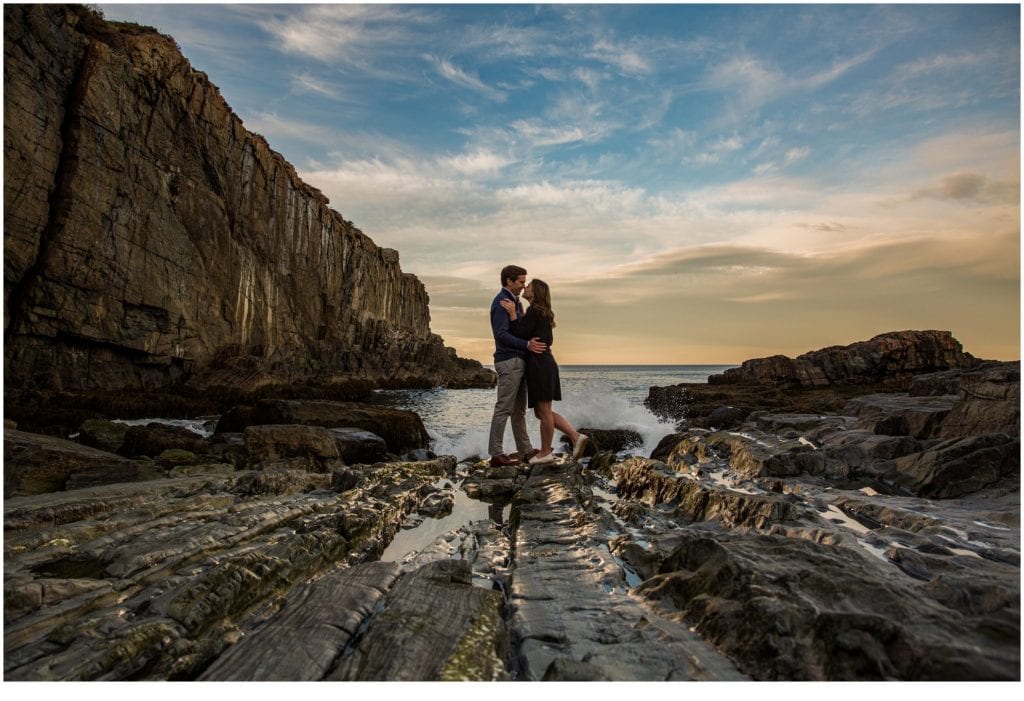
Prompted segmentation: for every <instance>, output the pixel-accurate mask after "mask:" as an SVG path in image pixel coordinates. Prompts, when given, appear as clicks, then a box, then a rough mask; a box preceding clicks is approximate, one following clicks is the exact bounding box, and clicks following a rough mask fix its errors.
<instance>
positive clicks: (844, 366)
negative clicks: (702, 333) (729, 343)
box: [708, 331, 978, 390]
mask: <svg viewBox="0 0 1024 701" xmlns="http://www.w3.org/2000/svg"><path fill="white" fill-rule="evenodd" d="M977 364H978V361H977V360H976V359H975V358H974V357H973V356H972V355H970V354H969V353H964V351H963V347H962V346H961V345H960V342H959V341H957V340H956V339H955V338H953V334H951V333H950V332H949V331H895V332H891V333H884V334H880V335H878V336H875V337H874V338H872V339H871V340H869V341H861V342H859V343H853V344H851V345H849V346H830V347H828V348H822V349H821V350H816V351H811V352H809V353H804V354H803V355H799V356H797V357H796V358H795V359H792V358H787V357H786V356H784V355H775V356H771V357H769V358H755V359H753V360H747V361H746V362H744V363H743V365H741V366H740V367H738V368H733V369H731V370H726V371H725V372H724V373H722V374H721V375H712V376H711V377H710V378H708V384H712V385H714V384H744V383H746V384H769V385H783V386H798V387H824V386H829V385H869V384H876V383H884V384H886V385H888V386H890V387H891V388H892V389H894V390H906V389H907V387H908V386H909V383H910V380H911V378H912V377H913V376H914V375H918V374H922V373H930V372H937V371H940V370H948V369H950V368H959V369H964V368H971V367H974V366H975V365H977Z"/></svg>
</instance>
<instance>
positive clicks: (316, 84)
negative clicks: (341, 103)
mask: <svg viewBox="0 0 1024 701" xmlns="http://www.w3.org/2000/svg"><path fill="white" fill-rule="evenodd" d="M292 80H293V81H294V87H295V89H296V90H297V91H298V92H311V93H316V94H318V95H323V96H324V97H328V98H331V99H332V100H337V99H340V94H341V88H339V87H338V86H336V85H330V84H329V83H326V82H324V81H322V80H319V79H317V78H316V77H315V76H313V75H312V74H310V73H300V74H298V75H295V76H293V77H292Z"/></svg>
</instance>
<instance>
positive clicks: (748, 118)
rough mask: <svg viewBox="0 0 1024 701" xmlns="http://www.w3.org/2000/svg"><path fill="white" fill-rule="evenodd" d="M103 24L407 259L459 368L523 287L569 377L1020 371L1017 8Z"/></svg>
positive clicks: (184, 18) (347, 10)
mask: <svg viewBox="0 0 1024 701" xmlns="http://www.w3.org/2000/svg"><path fill="white" fill-rule="evenodd" d="M100 7H101V8H102V9H103V11H104V14H105V15H106V17H107V18H108V19H114V20H131V21H136V22H139V23H141V24H148V25H152V26H155V27H156V28H157V29H159V30H160V31H161V32H164V33H166V34H170V35H171V36H173V37H174V38H175V40H176V41H177V42H178V44H179V45H180V46H181V48H182V51H183V52H184V54H185V56H186V57H187V58H188V59H189V60H190V61H191V62H192V64H193V66H194V67H195V68H197V69H199V70H202V71H205V72H206V73H207V74H208V75H209V77H210V79H211V81H212V82H213V83H214V84H216V85H217V86H219V88H220V89H221V93H222V94H223V96H224V97H225V99H226V100H227V101H228V103H229V104H230V105H231V106H232V108H233V109H234V111H235V112H236V114H238V115H239V116H240V117H241V119H242V120H243V122H244V123H245V125H246V127H247V128H248V129H250V130H251V131H255V132H258V133H260V134H262V135H263V136H264V137H266V139H267V140H268V142H269V143H270V145H271V147H272V148H274V149H275V150H277V151H279V152H280V153H281V154H283V155H284V157H285V158H286V159H287V160H289V161H290V162H291V163H292V164H293V165H295V167H296V169H297V170H298V172H299V174H300V176H301V177H302V178H303V179H304V180H305V181H306V182H308V183H309V184H311V185H313V186H314V187H317V188H319V189H320V190H322V191H323V192H324V194H325V195H327V196H328V197H329V198H330V200H331V206H332V207H333V208H335V209H336V210H337V211H339V212H340V213H341V214H342V215H343V216H344V217H345V218H346V219H349V220H351V221H353V222H354V223H355V224H356V226H358V227H359V228H360V229H361V230H362V231H363V232H364V233H366V234H367V235H369V236H370V237H371V238H372V239H373V240H374V241H375V242H376V243H377V244H379V245H381V246H386V247H389V248H395V249H397V250H399V252H400V253H401V265H402V269H403V270H405V271H407V272H411V273H414V274H416V275H417V276H418V277H419V278H420V279H421V280H423V282H424V284H425V285H426V286H427V291H428V292H429V294H430V297H431V316H432V323H431V326H432V329H433V330H434V331H435V332H436V333H439V334H440V335H441V336H443V337H444V338H445V341H446V342H447V343H448V344H449V345H453V346H455V347H456V348H457V350H458V351H459V353H460V355H464V356H468V357H476V358H478V359H480V360H482V361H483V362H489V356H490V352H491V351H492V350H493V346H492V345H491V341H490V338H489V329H488V327H487V324H486V315H485V313H484V309H486V307H487V306H488V304H489V302H490V298H491V297H492V296H493V294H494V292H495V291H496V289H497V273H498V271H499V270H500V268H501V267H502V266H503V265H505V264H507V263H517V264H520V265H523V266H524V267H526V268H528V269H529V271H530V276H531V277H532V276H536V277H538V278H541V279H544V280H546V281H547V282H548V283H549V284H550V285H551V288H552V297H553V302H554V308H555V312H556V315H557V318H558V321H559V326H558V329H557V330H556V338H557V340H556V346H555V351H556V356H557V357H558V359H559V361H560V362H562V363H602V362H622V363H688V362H693V363H701V362H716V361H720V362H739V361H742V360H744V359H747V358H751V357H758V356H763V355H770V354H775V353H785V354H788V355H796V354H799V353H801V352H804V351H807V350H812V349H816V348H820V347H823V346H827V345H833V344H845V343H850V342H854V341H857V340H863V339H866V338H869V337H870V336H872V335H874V334H876V333H881V332H884V331H890V330H898V329H909V328H942V329H949V330H951V331H953V333H954V335H956V336H957V338H959V339H960V340H961V341H962V342H963V344H964V346H965V350H967V351H969V352H972V353H974V354H975V355H979V356H982V357H990V358H1000V359H1016V358H1018V357H1019V347H1020V343H1019V339H1020V292H1019V288H1020V247H1019V240H1020V206H1019V205H1020V178H1019V174H1020V111H1019V109H1020V7H1019V6H1018V5H928V6H925V5H880V6H870V5H804V6H801V5H641V6H637V5H576V4H570V5H525V4H515V5H496V4H488V5H431V4H416V5H384V4H371V5H351V4H337V5H297V4H295V5H263V4H258V5H230V6H229V5H110V4H101V5H100Z"/></svg>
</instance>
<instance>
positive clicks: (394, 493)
mask: <svg viewBox="0 0 1024 701" xmlns="http://www.w3.org/2000/svg"><path fill="white" fill-rule="evenodd" d="M1019 386H1020V377H1019V364H1018V363H996V364H986V365H984V366H982V367H979V368H976V369H973V370H968V371H957V376H956V377H953V376H951V375H950V371H943V372H942V373H939V374H933V375H930V376H929V375H919V376H917V377H915V379H914V382H913V387H914V388H915V389H914V392H913V393H911V392H902V393H877V392H876V393H871V394H866V395H862V396H856V397H853V398H850V399H847V400H845V403H844V404H843V406H842V407H841V408H840V409H839V410H836V411H829V412H809V411H798V410H796V409H795V408H791V410H789V411H781V410H775V411H766V410H758V411H754V412H751V413H750V414H749V415H744V416H739V417H737V416H736V415H735V414H733V415H731V416H730V419H731V420H733V421H737V422H738V423H737V424H736V425H735V426H733V427H732V428H729V429H719V428H716V427H714V426H693V425H689V424H688V422H687V421H686V420H684V421H682V422H681V424H680V426H679V427H678V430H677V432H676V433H673V434H671V435H669V436H666V437H665V439H664V440H663V441H662V442H661V445H659V447H658V449H657V450H656V451H655V452H654V454H653V455H652V456H651V457H643V456H631V455H629V453H628V452H627V451H616V452H613V451H614V449H609V450H602V451H601V452H599V453H597V454H595V455H593V456H592V457H589V458H584V461H583V463H575V462H573V461H571V460H569V459H568V458H567V457H565V455H564V453H563V454H562V455H561V457H560V458H559V460H558V461H557V462H556V463H555V464H553V465H549V466H538V467H534V468H527V467H526V466H519V467H513V468H491V467H489V466H488V465H487V464H486V463H485V462H473V461H468V462H465V463H462V464H456V462H455V459H454V458H452V457H440V458H433V457H431V456H430V454H429V453H428V452H426V451H425V450H424V449H423V448H417V449H415V450H414V451H413V453H415V456H416V457H421V458H425V459H423V460H419V461H416V460H412V459H411V458H412V457H414V456H413V454H412V453H411V454H410V455H409V456H406V457H404V458H399V457H398V456H396V455H394V454H393V453H392V452H391V451H392V450H396V449H398V448H397V446H398V445H400V444H401V443H400V441H401V440H402V439H401V438H400V437H391V438H389V439H388V440H387V441H385V440H384V439H383V438H380V437H379V436H376V435H375V434H373V433H372V432H371V431H369V430H367V429H365V428H359V427H350V428H351V430H348V429H345V427H344V426H338V425H332V424H336V423H338V422H339V421H342V420H344V418H345V416H346V414H345V413H344V412H345V411H346V407H345V405H344V404H337V405H328V406H325V405H324V403H323V402H309V403H308V406H303V405H301V403H300V404H296V403H294V402H280V403H273V402H271V403H266V404H264V405H263V406H262V407H260V408H257V410H252V409H253V408H252V407H250V410H248V411H243V410H241V409H240V410H239V411H236V412H234V414H233V415H232V417H230V419H229V417H225V419H224V421H223V423H224V428H225V429H232V430H230V431H225V432H221V433H217V434H215V435H214V436H213V437H211V438H209V439H202V440H201V441H200V442H199V443H197V442H196V437H195V435H192V436H188V435H184V433H182V432H180V431H172V430H169V429H167V428H165V427H160V426H157V425H153V426H148V427H135V428H130V429H127V430H124V431H122V432H120V433H119V432H117V431H112V430H106V431H102V430H100V429H101V428H103V427H102V426H98V425H91V426H90V436H91V437H90V438H89V439H88V440H90V441H96V442H99V441H107V446H108V447H114V448H115V449H116V450H118V451H120V453H121V455H117V454H115V453H113V452H106V451H104V450H102V449H100V448H94V447H86V446H83V445H81V444H79V443H75V442H72V441H63V442H61V443H59V444H57V443H56V442H55V439H52V438H50V437H45V436H38V435H36V434H30V433H26V432H23V431H18V430H16V428H14V427H11V426H8V427H6V428H5V458H6V461H7V463H8V465H9V466H10V468H9V469H10V472H9V473H8V472H6V471H5V502H4V521H5V554H4V556H5V566H4V604H5V631H4V645H5V655H4V660H5V678H6V679H10V680H57V679H62V680H86V679H107V680H129V679H147V680H158V679H202V680H235V681H242V680H291V681H306V680H308V681H314V680H335V681H340V680H396V681H397V680H418V681H428V680H476V681H501V680H548V681H554V680H563V681H568V680H575V681H663V680H739V679H753V680H845V681H865V680H916V681H940V680H941V681H951V680H959V681H964V680H1015V679H1016V680H1019V675H1020V440H1019ZM953 387H956V388H958V393H957V394H946V393H944V392H947V391H949V390H950V389H951V388H953ZM928 388H931V389H930V390H929V389H928ZM940 390H941V392H940ZM772 401H776V400H775V399H772ZM794 401H795V403H796V404H797V405H799V403H800V402H801V401H803V400H802V399H801V398H800V396H797V397H796V399H795V400H794ZM832 401H836V399H835V398H833V400H832ZM712 413H714V412H712ZM348 416H349V417H350V418H352V419H358V418H359V417H360V413H358V412H355V413H352V414H349V415H348ZM701 418H702V420H704V421H706V420H707V419H708V418H709V417H708V416H705V417H701ZM263 419H275V420H276V419H282V420H287V421H299V420H302V421H304V422H305V423H283V424H281V423H260V420H263ZM239 428H242V429H243V430H241V431H240V432H239V431H237V430H236V429H239ZM185 433H187V432H185ZM595 434H597V432H595ZM399 435H401V434H399ZM597 435H601V434H597ZM616 436H618V433H617V432H614V431H609V432H608V433H607V434H606V435H605V436H603V438H604V441H603V445H605V446H606V447H609V446H611V445H613V441H614V439H615V437H616ZM382 444H383V445H382ZM126 446H127V447H126ZM187 448H190V449H187ZM157 449H162V452H160V453H159V455H158V456H157V458H156V459H152V458H151V457H150V456H147V455H140V454H138V453H139V452H140V451H148V452H150V453H155V451H156V450H157ZM360 451H370V452H369V453H362V452H360ZM374 451H384V452H383V453H380V452H374ZM359 455H378V456H382V460H381V461H380V462H367V463H362V462H359V460H360V459H361V458H359V457H355V456H359ZM33 465H35V466H39V467H42V466H49V469H48V470H42V469H33V468H32V466H33ZM55 475H56V476H55ZM61 476H62V477H61ZM128 480H132V481H128ZM111 482H112V483H111ZM54 490H57V491H54ZM475 499H481V500H484V501H486V502H488V503H487V504H486V505H484V508H483V509H482V510H477V511H476V513H479V514H481V516H480V517H479V518H477V519H471V520H469V521H466V522H458V521H454V520H453V521H450V522H449V523H450V524H451V525H450V529H449V530H440V531H435V530H432V529H430V530H427V532H428V533H438V534H439V535H438V536H437V537H435V538H434V539H433V540H430V539H428V540H427V541H425V542H422V543H418V544H417V545H416V546H415V547H413V548H411V549H408V551H407V552H399V551H396V550H395V549H394V548H393V547H392V546H393V545H394V544H395V543H398V542H399V540H400V536H401V535H402V534H405V533H410V534H411V533H415V532H416V530H417V529H419V528H426V527H427V526H429V525H430V524H433V523H445V522H447V521H445V520H444V519H449V518H452V517H454V516H455V515H456V514H457V513H459V512H460V509H464V507H465V504H466V502H467V501H473V500H475ZM460 501H461V503H462V505H463V506H462V507H460V506H459V503H460ZM483 513H486V514H487V517H486V518H484V517H482V514H483ZM438 519H440V521H439V520H438ZM410 529H411V530H410ZM403 542H416V541H412V540H410V541H403ZM402 550H406V546H403V547H402Z"/></svg>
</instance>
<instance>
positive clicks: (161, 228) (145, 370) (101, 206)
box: [4, 5, 493, 396]
mask: <svg viewBox="0 0 1024 701" xmlns="http://www.w3.org/2000/svg"><path fill="white" fill-rule="evenodd" d="M429 322H430V316H429V311H428V298H427V293H426V291H425V289H424V287H423V285H422V284H421V283H420V281H419V280H418V279H416V278H415V277H414V276H413V275H410V274H407V273H403V272H402V270H401V268H400V266H399V255H398V252H397V251H394V250H390V249H385V248H380V247H379V246H377V245H375V244H374V243H373V241H371V240H370V239H369V238H368V237H367V236H366V235H365V234H363V233H362V232H361V231H359V229H357V228H356V227H355V226H353V224H352V223H351V222H349V221H346V220H345V219H343V218H342V216H341V215H340V214H338V213H337V212H336V211H334V210H333V209H331V208H330V207H329V206H328V201H327V198H326V197H324V196H323V195H322V194H321V193H320V192H319V191H317V190H316V189H315V188H313V187H310V186H309V185H307V184H305V183H303V182H302V181H301V180H300V179H299V177H298V175H297V174H296V172H295V170H294V168H293V167H292V166H291V165H289V164H288V163H287V162H286V161H285V160H284V159H283V158H282V157H281V155H280V154H278V153H276V152H274V151H273V150H272V149H271V148H270V146H269V145H268V144H267V142H266V141H265V140H264V139H263V138H262V137H261V136H259V135H258V134H254V133H251V132H249V131H247V130H246V129H245V127H244V125H243V124H242V121H241V120H240V119H239V118H238V117H237V116H236V115H235V114H234V113H233V112H232V110H231V108H230V107H229V106H228V105H227V103H226V102H225V101H224V99H223V98H222V97H221V95H220V93H219V91H218V89H217V87H216V86H214V85H213V84H212V83H211V82H210V81H209V79H208V78H207V76H206V75H205V74H203V73H202V72H200V71H197V70H195V69H193V68H192V66H191V65H190V64H189V62H188V61H187V60H186V59H185V58H184V57H183V56H182V55H181V53H180V51H179V50H178V48H177V46H176V44H175V43H174V41H173V39H171V38H170V37H167V36H163V35H161V34H158V33H157V32H156V31H155V30H152V29H149V28H145V27H139V26H137V25H128V24H115V23H108V22H105V21H103V20H102V19H101V18H100V17H99V16H98V15H97V14H96V13H95V12H93V11H92V10H89V9H86V8H84V7H82V6H59V5H5V7H4V372H5V376H4V382H5V389H7V390H17V389H21V390H27V389H39V390H47V391H57V390H65V391H73V390H98V389H102V390H122V389H123V390H139V389H145V390H154V389H157V388H163V387H167V386H171V385H182V384H184V385H186V387H190V388H192V389H194V391H196V392H201V393H211V392H218V391H224V390H226V389H241V390H244V391H245V392H248V393H259V392H261V391H263V392H266V391H268V390H270V389H273V388H275V387H277V388H279V387H282V386H288V385H290V384H296V383H306V384H311V385H315V386H321V387H328V388H330V387H331V386H332V384H335V383H338V382H344V381H345V380H347V379H353V378H355V379H363V380H368V381H370V382H371V383H373V384H374V385H376V386H392V387H394V386H435V385H446V386H452V387H461V386H473V385H476V386H481V385H483V386H489V385H490V384H492V383H493V375H492V374H491V373H489V372H488V371H486V370H484V369H483V368H482V366H480V364H479V363H476V362H475V361H469V360H464V359H460V358H457V357H456V355H455V351H454V350H453V349H451V348H446V347H445V346H444V344H443V341H442V339H441V338H440V337H439V336H437V335H435V334H433V333H431V330H430V325H429ZM263 396H267V395H266V394H264V395H263Z"/></svg>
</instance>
